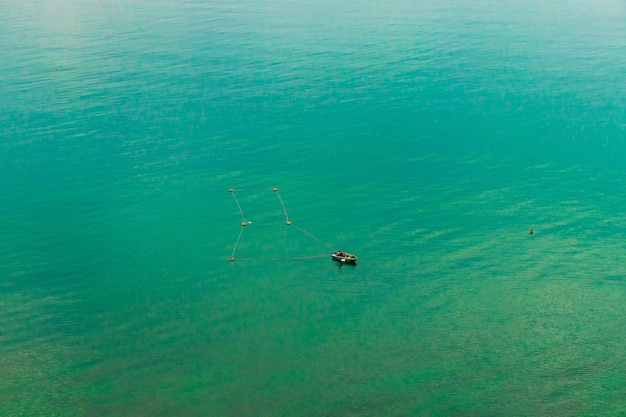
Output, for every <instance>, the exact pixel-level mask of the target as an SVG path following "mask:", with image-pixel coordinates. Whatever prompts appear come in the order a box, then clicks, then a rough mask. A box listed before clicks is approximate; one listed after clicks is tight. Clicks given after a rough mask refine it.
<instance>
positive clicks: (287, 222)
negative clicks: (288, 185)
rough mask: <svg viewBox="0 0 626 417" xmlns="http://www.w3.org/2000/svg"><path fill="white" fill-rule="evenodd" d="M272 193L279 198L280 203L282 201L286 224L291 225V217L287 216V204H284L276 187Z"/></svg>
mask: <svg viewBox="0 0 626 417" xmlns="http://www.w3.org/2000/svg"><path fill="white" fill-rule="evenodd" d="M272 191H274V192H275V193H276V197H278V201H280V205H281V206H283V212H284V213H285V223H286V224H291V222H290V221H289V215H288V214H287V209H286V208H285V203H284V202H283V199H282V198H281V197H280V194H279V192H278V188H276V187H274V188H272Z"/></svg>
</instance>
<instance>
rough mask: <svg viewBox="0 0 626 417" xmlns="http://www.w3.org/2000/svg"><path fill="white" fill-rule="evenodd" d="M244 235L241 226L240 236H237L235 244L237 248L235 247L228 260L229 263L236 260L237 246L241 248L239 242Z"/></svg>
mask: <svg viewBox="0 0 626 417" xmlns="http://www.w3.org/2000/svg"><path fill="white" fill-rule="evenodd" d="M242 234H243V226H241V229H240V230H239V236H237V241H236V242H235V246H234V247H233V253H231V254H230V258H228V260H229V261H234V260H235V252H236V251H237V246H239V241H240V240H241V235H242Z"/></svg>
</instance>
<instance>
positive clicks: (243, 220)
mask: <svg viewBox="0 0 626 417" xmlns="http://www.w3.org/2000/svg"><path fill="white" fill-rule="evenodd" d="M228 191H230V193H231V194H232V195H233V198H234V199H235V203H237V208H238V209H239V214H241V225H242V226H243V224H244V223H246V218H245V216H244V215H243V210H242V209H241V204H239V200H237V196H236V195H235V190H234V189H232V188H230V189H229V190H228Z"/></svg>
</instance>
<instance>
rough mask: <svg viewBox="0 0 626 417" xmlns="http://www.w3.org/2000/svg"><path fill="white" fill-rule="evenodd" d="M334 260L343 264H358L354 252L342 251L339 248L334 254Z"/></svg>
mask: <svg viewBox="0 0 626 417" xmlns="http://www.w3.org/2000/svg"><path fill="white" fill-rule="evenodd" d="M331 256H332V258H333V261H337V262H341V263H342V264H356V261H357V259H359V258H357V257H356V255H355V254H354V253H352V254H350V253H348V252H342V251H340V250H338V251H337V252H335V253H333V254H332V255H331Z"/></svg>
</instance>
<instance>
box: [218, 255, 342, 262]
mask: <svg viewBox="0 0 626 417" xmlns="http://www.w3.org/2000/svg"><path fill="white" fill-rule="evenodd" d="M328 256H331V255H312V256H293V257H286V258H234V257H233V258H230V259H231V260H232V261H300V260H304V259H320V258H326V257H328Z"/></svg>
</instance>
